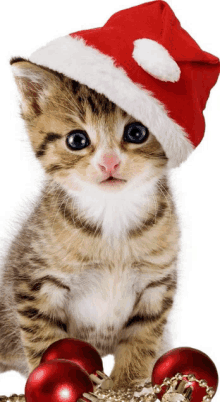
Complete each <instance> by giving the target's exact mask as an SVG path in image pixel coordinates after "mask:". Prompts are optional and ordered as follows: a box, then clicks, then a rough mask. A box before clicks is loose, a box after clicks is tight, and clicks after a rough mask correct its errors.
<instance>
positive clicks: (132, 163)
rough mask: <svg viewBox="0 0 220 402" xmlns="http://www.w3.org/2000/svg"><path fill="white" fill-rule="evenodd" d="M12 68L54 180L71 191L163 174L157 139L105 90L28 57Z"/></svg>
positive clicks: (117, 187)
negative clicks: (109, 98)
mask: <svg viewBox="0 0 220 402" xmlns="http://www.w3.org/2000/svg"><path fill="white" fill-rule="evenodd" d="M13 69H14V71H15V77H16V81H17V84H18V87H19V89H20V92H21V94H22V115H23V118H24V119H25V121H26V125H27V128H28V132H29V135H30V139H31V142H32V145H33V148H34V151H35V153H36V156H37V158H38V159H39V160H40V161H41V163H42V165H43V167H44V169H45V171H46V173H47V174H48V175H50V177H51V178H53V180H55V181H56V182H59V183H60V184H62V185H63V186H64V187H65V188H67V189H69V190H70V191H74V190H75V191H80V190H81V189H84V188H85V186H88V188H91V186H93V188H94V187H95V188H96V189H99V190H100V191H110V192H118V191H122V190H123V189H124V188H125V187H128V186H131V187H133V186H135V185H137V183H138V185H141V184H144V183H146V182H151V181H152V180H153V179H157V178H159V177H161V175H162V174H163V172H164V170H165V168H166V165H167V158H166V155H165V153H164V151H163V149H162V147H161V145H160V144H159V142H158V141H157V140H156V138H155V137H154V136H153V135H152V134H151V133H150V132H149V131H148V129H147V127H145V126H143V125H142V124H141V122H139V121H137V120H135V119H134V118H133V117H132V116H130V115H128V114H127V113H126V112H124V111H123V110H122V109H121V108H119V107H118V106H117V105H115V104H114V103H112V102H110V101H109V100H108V99H107V98H106V97H105V96H104V95H100V94H98V93H97V92H95V91H93V90H92V89H90V88H88V87H87V86H85V85H82V84H79V83H77V82H75V81H72V80H70V79H68V78H66V77H64V76H62V75H60V74H56V73H53V72H51V71H49V70H48V69H44V68H41V67H39V66H35V65H33V64H32V63H29V62H26V61H19V62H14V63H13Z"/></svg>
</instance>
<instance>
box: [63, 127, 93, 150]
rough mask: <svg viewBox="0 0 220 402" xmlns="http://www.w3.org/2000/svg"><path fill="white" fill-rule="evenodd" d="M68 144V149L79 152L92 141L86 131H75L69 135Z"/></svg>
mask: <svg viewBox="0 0 220 402" xmlns="http://www.w3.org/2000/svg"><path fill="white" fill-rule="evenodd" d="M66 144H67V146H68V148H70V149H72V150H75V151H78V150H80V149H83V148H86V147H88V145H89V144H90V140H89V138H88V135H87V133H86V132H85V131H83V130H73V131H71V132H70V133H69V134H68V136H67V138H66Z"/></svg>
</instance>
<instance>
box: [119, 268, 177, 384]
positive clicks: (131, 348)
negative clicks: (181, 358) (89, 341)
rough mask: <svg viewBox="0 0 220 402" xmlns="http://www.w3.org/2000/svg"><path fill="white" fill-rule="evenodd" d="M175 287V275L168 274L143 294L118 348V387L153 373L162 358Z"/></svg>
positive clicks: (122, 332) (146, 377) (123, 332)
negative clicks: (165, 328)
mask: <svg viewBox="0 0 220 402" xmlns="http://www.w3.org/2000/svg"><path fill="white" fill-rule="evenodd" d="M175 287H176V278H175V275H168V276H167V277H165V278H164V280H161V281H158V282H152V283H151V284H149V285H148V286H147V287H146V289H145V290H144V291H143V292H142V293H141V295H140V296H139V298H138V300H137V302H136V305H135V307H134V310H133V312H132V315H131V316H130V317H129V320H128V321H127V322H126V323H125V325H124V327H123V329H122V331H121V334H120V338H119V339H120V340H119V343H118V345H117V347H116V350H115V355H114V357H115V365H114V367H113V370H112V372H111V378H112V379H113V382H114V389H118V388H121V387H124V386H125V387H128V386H129V385H131V384H132V383H136V382H140V381H141V380H144V379H145V380H146V379H148V378H149V377H150V376H151V372H152V368H153V365H154V363H155V361H156V359H157V358H158V357H159V356H158V351H159V349H160V347H161V342H162V337H163V332H164V326H165V324H166V322H167V316H168V314H169V310H170V308H171V306H172V304H173V295H174V290H175Z"/></svg>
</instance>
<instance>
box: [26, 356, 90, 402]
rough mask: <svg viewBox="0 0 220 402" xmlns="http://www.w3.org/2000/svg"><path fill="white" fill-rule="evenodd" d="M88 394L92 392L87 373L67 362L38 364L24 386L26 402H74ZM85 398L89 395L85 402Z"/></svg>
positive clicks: (55, 361)
mask: <svg viewBox="0 0 220 402" xmlns="http://www.w3.org/2000/svg"><path fill="white" fill-rule="evenodd" d="M89 392H93V384H92V381H91V380H90V378H89V376H88V373H86V371H85V370H83V369H81V368H80V367H79V366H78V365H77V364H75V363H73V362H70V361H67V360H52V361H48V362H45V363H42V364H40V365H39V366H38V367H37V368H36V369H35V370H33V371H32V373H31V374H30V376H29V377H28V380H27V382H26V386H25V398H26V402H76V401H78V400H79V398H83V394H85V393H89ZM87 396H88V397H89V396H90V395H89V394H86V397H85V400H86V401H87V399H88V400H89V398H87ZM81 402H82V401H81ZM89 402H90V401H89Z"/></svg>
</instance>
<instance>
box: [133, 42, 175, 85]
mask: <svg viewBox="0 0 220 402" xmlns="http://www.w3.org/2000/svg"><path fill="white" fill-rule="evenodd" d="M132 56H133V58H134V59H135V61H136V62H137V63H138V64H139V66H141V67H142V68H143V69H144V70H145V71H146V72H147V73H149V74H151V75H152V76H153V77H155V78H158V79H159V80H161V81H171V82H176V81H178V80H179V78H180V74H181V71H180V68H179V66H178V65H177V63H176V62H175V60H174V59H173V58H172V56H171V55H170V54H169V52H168V51H167V49H165V47H163V46H162V45H160V43H158V42H156V41H154V40H151V39H146V38H143V39H137V40H136V41H134V51H133V54H132Z"/></svg>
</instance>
